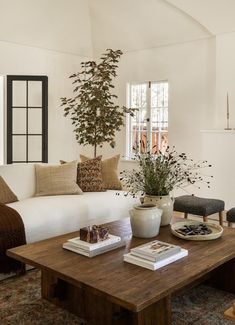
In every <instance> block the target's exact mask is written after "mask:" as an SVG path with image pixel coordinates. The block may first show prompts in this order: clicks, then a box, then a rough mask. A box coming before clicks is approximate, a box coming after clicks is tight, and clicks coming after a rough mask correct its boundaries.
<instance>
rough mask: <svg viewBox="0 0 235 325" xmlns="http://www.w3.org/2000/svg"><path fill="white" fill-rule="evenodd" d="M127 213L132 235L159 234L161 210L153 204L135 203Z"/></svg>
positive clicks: (149, 235) (147, 235) (142, 236)
mask: <svg viewBox="0 0 235 325" xmlns="http://www.w3.org/2000/svg"><path fill="white" fill-rule="evenodd" d="M129 213H130V216H131V218H130V220H131V228H132V233H133V236H135V237H140V238H152V237H155V236H157V235H158V234H159V228H160V224H161V215H162V211H161V210H160V209H158V208H157V207H156V206H155V205H154V204H135V205H134V206H133V209H132V210H130V211H129Z"/></svg>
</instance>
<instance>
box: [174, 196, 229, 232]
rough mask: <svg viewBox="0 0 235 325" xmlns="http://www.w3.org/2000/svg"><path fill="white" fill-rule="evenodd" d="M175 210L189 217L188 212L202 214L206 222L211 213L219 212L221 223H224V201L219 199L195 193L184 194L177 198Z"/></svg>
mask: <svg viewBox="0 0 235 325" xmlns="http://www.w3.org/2000/svg"><path fill="white" fill-rule="evenodd" d="M174 211H179V212H183V213H184V217H185V218H187V217H188V214H194V215H197V216H202V217H203V220H204V221H205V222H206V221H207V217H208V216H209V215H211V214H214V213H218V214H219V223H220V225H221V226H222V225H223V213H222V212H223V211H224V201H222V200H217V199H206V198H200V197H197V196H193V195H182V196H178V197H177V198H176V199H175V203H174Z"/></svg>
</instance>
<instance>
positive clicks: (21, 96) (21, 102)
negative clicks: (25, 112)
mask: <svg viewBox="0 0 235 325" xmlns="http://www.w3.org/2000/svg"><path fill="white" fill-rule="evenodd" d="M12 104H13V106H26V81H19V80H15V81H13V82H12Z"/></svg>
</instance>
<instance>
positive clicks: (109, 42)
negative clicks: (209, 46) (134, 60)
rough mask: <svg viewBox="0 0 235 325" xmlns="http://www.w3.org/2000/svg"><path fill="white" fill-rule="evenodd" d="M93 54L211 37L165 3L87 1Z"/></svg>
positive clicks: (129, 0)
mask: <svg viewBox="0 0 235 325" xmlns="http://www.w3.org/2000/svg"><path fill="white" fill-rule="evenodd" d="M89 7H90V15H91V26H92V41H93V48H94V52H95V53H97V52H100V51H101V50H103V49H105V48H110V47H111V48H119V49H122V50H123V51H134V50H139V49H146V48H153V47H159V46H164V45H168V44H175V43H180V42H187V41H191V40H195V39H200V38H204V37H208V36H210V35H211V34H210V32H209V31H208V30H207V29H206V28H205V27H204V26H202V25H201V24H200V23H198V22H197V21H195V20H194V19H193V18H192V17H191V16H189V15H188V14H185V13H183V12H182V11H181V10H179V9H178V8H176V7H175V5H172V4H169V3H168V2H167V1H165V0H147V1H143V0H118V1H117V0H89Z"/></svg>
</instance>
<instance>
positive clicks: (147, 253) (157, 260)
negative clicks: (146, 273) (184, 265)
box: [124, 240, 188, 271]
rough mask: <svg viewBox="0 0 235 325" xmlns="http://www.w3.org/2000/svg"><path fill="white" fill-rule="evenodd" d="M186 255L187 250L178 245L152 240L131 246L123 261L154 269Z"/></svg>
mask: <svg viewBox="0 0 235 325" xmlns="http://www.w3.org/2000/svg"><path fill="white" fill-rule="evenodd" d="M187 255H188V251H187V250H186V249H183V248H181V247H180V246H176V245H172V244H168V243H165V242H162V241H159V240H154V241H152V242H149V243H147V244H144V245H141V246H138V247H135V248H132V249H131V250H130V253H128V254H125V255H124V261H125V262H128V263H132V264H135V265H138V266H142V267H145V268H147V269H150V270H153V271H155V270H157V269H159V268H161V267H163V266H165V265H168V264H170V263H173V262H175V261H177V260H179V259H181V258H183V257H185V256H187Z"/></svg>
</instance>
